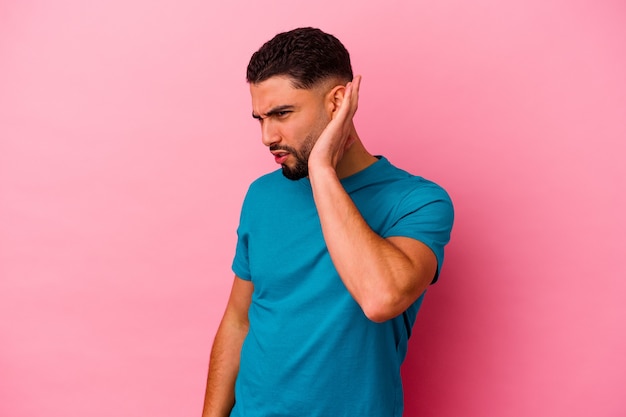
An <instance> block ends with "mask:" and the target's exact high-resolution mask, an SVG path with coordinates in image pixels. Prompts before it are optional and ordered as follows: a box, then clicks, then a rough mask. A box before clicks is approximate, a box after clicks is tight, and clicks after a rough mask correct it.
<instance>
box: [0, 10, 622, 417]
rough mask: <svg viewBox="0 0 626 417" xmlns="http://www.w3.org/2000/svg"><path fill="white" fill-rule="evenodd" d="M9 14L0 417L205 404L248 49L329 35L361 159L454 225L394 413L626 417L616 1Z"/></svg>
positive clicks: (261, 169) (242, 164)
mask: <svg viewBox="0 0 626 417" xmlns="http://www.w3.org/2000/svg"><path fill="white" fill-rule="evenodd" d="M385 4H386V5H385V7H382V6H381V5H378V4H377V3H364V2H337V1H336V0H320V1H316V2H305V3H298V2H293V1H282V0H281V1H275V0H274V1H272V0H270V1H266V2H243V1H232V2H206V1H173V0H172V1H153V0H151V1H148V0H132V1H127V0H114V1H107V2H89V1H79V0H58V1H54V2H52V1H50V2H43V1H28V0H26V1H19V2H18V1H4V2H2V3H0V415H2V416H11V417H31V416H32V417H34V416H41V415H45V416H59V417H60V416H63V417H74V416H81V417H82V416H152V417H159V416H175V415H176V416H178V415H180V416H183V415H186V416H190V415H191V416H193V415H199V414H200V409H201V403H202V399H203V390H204V383H205V377H206V369H207V363H208V356H209V350H210V345H211V341H212V338H213V335H214V333H215V330H216V327H217V324H218V321H219V319H220V317H221V313H222V310H223V308H224V305H225V303H226V297H227V294H228V291H229V288H230V284H231V280H232V272H231V271H230V262H231V257H232V254H233V249H234V244H235V228H236V226H237V220H238V214H239V207H240V204H241V201H242V199H243V196H244V193H245V190H246V188H247V186H248V184H249V182H250V181H251V180H253V179H254V178H255V177H257V176H259V175H260V174H262V173H265V172H267V171H268V170H272V169H275V165H274V163H273V161H272V160H271V158H270V157H269V154H268V153H267V151H266V149H265V148H264V147H263V146H262V144H261V142H260V134H259V131H258V126H257V124H256V123H255V122H254V121H253V120H252V118H251V117H250V109H251V107H250V101H249V94H248V90H247V86H246V84H245V81H244V74H245V66H246V64H247V61H248V59H249V56H250V54H251V53H252V52H253V51H254V50H256V49H257V48H258V47H259V46H260V45H261V43H263V42H264V41H265V40H267V39H269V38H270V37H271V36H273V35H274V34H275V33H277V32H279V31H283V30H287V29H291V28H293V27H296V26H303V25H313V26H319V27H322V28H323V29H325V30H327V31H329V32H331V33H334V34H336V35H337V36H338V37H339V38H340V39H342V40H343V41H344V43H345V44H346V46H347V47H348V49H349V50H350V51H351V53H352V56H353V64H354V68H355V72H356V73H359V74H362V75H363V77H364V78H363V84H362V92H361V102H360V109H359V112H358V114H357V125H358V127H359V130H360V133H361V136H362V137H363V139H364V141H365V142H366V144H367V146H368V147H369V149H370V150H371V151H373V152H375V153H378V154H385V155H386V156H387V157H388V158H389V159H390V160H392V161H393V162H395V163H396V164H397V165H399V166H402V167H404V168H405V169H408V170H410V171H412V172H414V173H417V174H420V175H423V176H425V177H427V178H430V179H433V180H435V181H437V182H439V183H440V184H441V185H443V186H444V187H446V188H447V189H448V191H449V192H450V194H451V195H452V197H453V200H454V202H455V205H456V211H457V222H456V225H455V229H454V232H453V240H452V243H451V244H450V246H449V250H448V252H447V262H446V264H445V266H444V269H443V273H442V277H441V280H440V283H439V284H437V285H436V286H434V287H433V288H432V289H431V291H430V293H429V296H428V297H427V299H426V302H425V305H424V307H423V310H422V312H421V314H420V316H419V317H418V320H417V324H416V329H415V332H414V337H413V338H412V340H411V346H410V352H409V357H408V358H407V362H406V364H405V367H404V370H403V371H404V376H405V383H406V384H405V385H406V403H407V406H406V408H407V412H406V415H407V416H418V415H419V416H433V417H458V416H465V417H474V416H476V417H478V416H511V417H518V416H519V417H521V416H531V415H532V416H534V415H538V416H567V417H577V416H580V417H583V416H585V417H587V416H606V417H618V416H624V415H626V401H625V400H624V399H623V394H624V387H626V353H625V352H626V305H625V304H626V303H624V301H623V299H624V295H625V292H626V267H625V261H624V257H625V250H624V246H625V245H624V243H623V239H624V236H625V235H626V222H625V221H624V213H625V212H626V201H625V200H626V199H625V190H626V168H625V166H626V163H625V159H626V158H625V152H624V150H625V149H624V147H625V146H624V143H625V139H626V81H625V80H626V76H625V75H624V74H626V5H625V4H624V2H623V1H592V0H587V1H565V0H562V1H556V0H555V1H545V0H513V1H507V2H498V1H494V0H480V1H471V2H470V1H467V2H466V1H461V0H439V1H428V2H426V1H401V0H391V1H389V2H386V3H385Z"/></svg>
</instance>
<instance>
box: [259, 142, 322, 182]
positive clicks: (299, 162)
mask: <svg viewBox="0 0 626 417" xmlns="http://www.w3.org/2000/svg"><path fill="white" fill-rule="evenodd" d="M317 136H319V135H313V134H309V135H307V137H306V138H304V141H303V142H302V146H301V147H300V149H299V150H298V149H295V148H292V147H291V146H281V145H271V146H270V151H278V150H281V151H286V152H289V153H290V154H291V156H293V157H294V159H295V160H296V161H295V164H294V165H293V166H291V167H290V166H287V165H286V164H282V169H283V175H284V176H285V178H287V179H290V180H292V181H297V180H300V179H302V178H306V177H308V176H309V155H311V150H313V146H314V145H315V142H316V141H317Z"/></svg>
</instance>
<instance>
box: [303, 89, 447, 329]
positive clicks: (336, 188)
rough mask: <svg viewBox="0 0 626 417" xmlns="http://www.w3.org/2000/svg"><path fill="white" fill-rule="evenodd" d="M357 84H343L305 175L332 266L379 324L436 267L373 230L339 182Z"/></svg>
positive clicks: (403, 305)
mask: <svg viewBox="0 0 626 417" xmlns="http://www.w3.org/2000/svg"><path fill="white" fill-rule="evenodd" d="M359 83H360V77H357V78H355V81H354V82H353V83H349V84H348V85H347V86H346V88H345V91H344V96H343V100H342V101H341V103H340V104H339V107H338V109H337V110H336V114H335V115H334V117H333V119H332V121H331V122H330V123H329V124H328V126H327V127H326V129H325V130H324V132H322V134H321V135H320V137H319V139H318V141H317V143H316V145H315V146H314V148H313V151H312V152H311V155H310V157H309V179H310V180H311V186H312V188H313V197H314V199H315V205H316V207H317V211H318V213H319V217H320V222H321V225H322V232H323V234H324V239H325V241H326V245H327V247H328V251H329V253H330V256H331V258H332V260H333V263H334V265H335V268H337V271H338V272H339V275H340V276H341V279H342V281H343V282H344V284H345V285H346V288H347V289H348V291H349V292H350V293H351V294H352V296H353V297H354V299H355V300H356V301H357V303H359V305H360V306H361V308H362V309H363V312H364V313H365V315H366V316H367V317H368V318H370V319H371V320H373V321H377V322H381V321H385V320H388V319H391V318H393V317H395V316H397V315H399V314H401V313H402V312H403V311H404V310H406V309H407V308H408V307H409V306H410V305H411V304H412V303H413V302H414V301H415V300H416V299H417V298H418V297H419V296H420V295H421V294H422V293H423V292H424V290H425V289H426V288H427V287H428V285H429V284H430V283H431V282H432V280H433V278H434V276H435V273H436V271H437V258H436V257H435V254H434V253H433V252H432V250H431V249H430V248H429V247H428V246H426V245H425V244H423V243H421V242H419V241H417V240H415V239H410V238H406V237H390V238H387V239H383V238H382V237H380V236H379V235H378V234H376V233H375V232H374V231H373V230H372V229H371V228H370V227H369V225H368V224H367V223H366V222H365V220H364V219H363V217H362V216H361V214H360V213H359V211H358V209H357V207H356V206H355V205H354V203H353V202H352V199H351V198H350V196H349V195H348V194H347V193H346V191H345V190H344V188H343V186H342V185H341V182H340V181H339V178H338V176H337V172H336V166H337V163H338V162H339V161H340V160H341V158H342V156H343V153H344V152H346V150H347V149H348V148H349V147H350V146H351V143H352V142H354V140H355V139H354V136H355V135H356V132H355V130H354V126H353V124H352V117H353V116H354V113H355V112H356V109H357V104H358V88H359Z"/></svg>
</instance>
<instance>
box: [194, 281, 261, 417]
mask: <svg viewBox="0 0 626 417" xmlns="http://www.w3.org/2000/svg"><path fill="white" fill-rule="evenodd" d="M253 288H254V287H253V285H252V283H251V282H250V281H246V280H243V279H241V278H239V277H235V280H234V282H233V287H232V290H231V293H230V298H229V299H228V304H227V306H226V311H225V312H224V317H223V318H222V321H221V323H220V326H219V328H218V329H217V333H216V335H215V340H214V341H213V348H212V350H211V359H210V362H209V375H208V378H207V386H206V394H205V397H204V409H203V411H202V417H225V416H228V415H229V414H230V411H231V409H232V408H233V404H234V403H235V379H236V378H237V373H238V372H239V355H240V353H241V345H242V344H243V340H244V338H245V337H246V335H247V334H248V309H249V307H250V302H251V300H252V291H253Z"/></svg>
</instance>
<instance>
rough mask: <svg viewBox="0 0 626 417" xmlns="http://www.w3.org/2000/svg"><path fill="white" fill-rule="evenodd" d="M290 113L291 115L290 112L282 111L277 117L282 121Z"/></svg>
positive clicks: (277, 113)
mask: <svg viewBox="0 0 626 417" xmlns="http://www.w3.org/2000/svg"><path fill="white" fill-rule="evenodd" d="M289 113H291V112H290V111H288V110H282V111H278V112H276V117H278V118H280V119H282V118H283V117H286V116H287V115H288V114H289Z"/></svg>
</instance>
